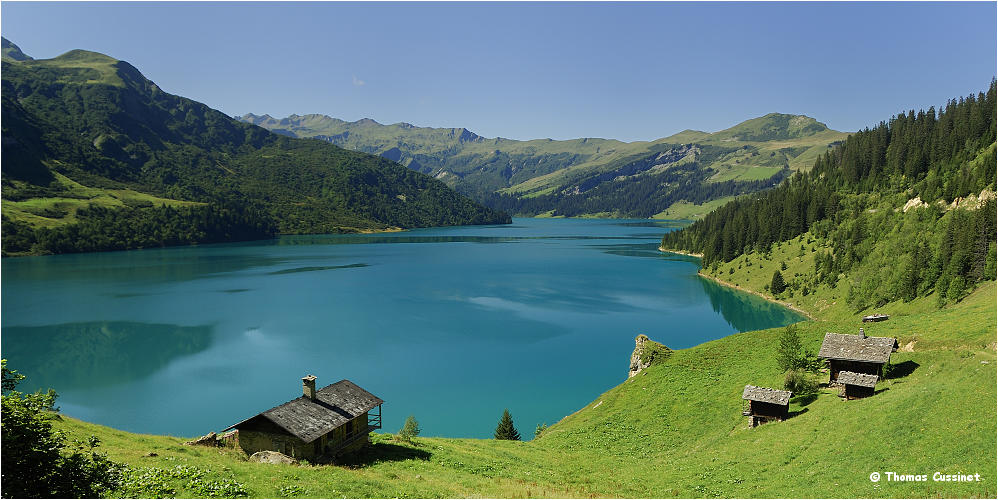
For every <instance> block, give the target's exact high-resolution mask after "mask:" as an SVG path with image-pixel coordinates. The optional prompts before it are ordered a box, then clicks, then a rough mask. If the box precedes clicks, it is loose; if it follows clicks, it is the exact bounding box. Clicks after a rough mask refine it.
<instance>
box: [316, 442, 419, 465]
mask: <svg viewBox="0 0 998 500" xmlns="http://www.w3.org/2000/svg"><path fill="white" fill-rule="evenodd" d="M431 455H432V454H431V453H430V452H428V451H426V450H420V449H419V448H416V447H415V446H414V445H410V446H401V445H397V444H391V443H374V444H372V445H370V446H365V447H364V448H362V449H360V450H357V451H355V452H353V453H349V454H346V455H343V456H341V457H337V458H336V460H335V463H336V464H337V465H346V466H352V467H366V466H368V465H374V464H376V463H379V462H402V461H405V460H429V459H430V456H431Z"/></svg>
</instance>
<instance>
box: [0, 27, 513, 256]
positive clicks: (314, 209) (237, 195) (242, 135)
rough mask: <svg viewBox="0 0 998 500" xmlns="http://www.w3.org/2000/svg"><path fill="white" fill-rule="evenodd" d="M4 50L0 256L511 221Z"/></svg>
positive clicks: (117, 64) (66, 60) (330, 154)
mask: <svg viewBox="0 0 998 500" xmlns="http://www.w3.org/2000/svg"><path fill="white" fill-rule="evenodd" d="M3 50H4V53H3V62H2V64H3V68H2V69H3V82H2V85H3V87H2V105H3V106H2V113H3V114H2V122H3V153H2V154H3V158H2V160H3V171H2V185H3V191H2V193H3V225H4V231H3V232H4V240H3V252H4V254H6V255H10V254H24V253H49V252H72V251H92V250H106V249H123V248H141V247H148V246H163V245H171V244H185V243H197V242H214V241H231V240H237V239H255V238H266V237H270V236H273V235H274V234H276V233H331V232H355V231H366V230H384V229H388V228H392V227H395V228H412V227H426V226H443V225H455V224H485V223H508V222H509V221H510V220H509V217H508V216H507V215H505V214H502V213H499V212H496V211H493V210H490V209H486V208H484V207H481V206H480V205H477V204H476V203H474V202H473V201H471V200H469V199H467V198H465V197H463V196H461V195H458V194H457V193H455V192H453V191H452V190H451V189H449V188H448V187H447V186H446V185H444V184H443V183H442V182H440V181H437V180H434V179H432V178H430V177H428V176H425V175H423V174H420V173H417V172H414V171H412V170H409V169H406V168H405V167H402V166H401V165H398V164H397V163H395V162H393V161H390V160H387V159H384V158H379V157H376V156H372V155H368V154H364V153H358V152H354V151H348V150H345V149H342V148H339V147H336V146H334V145H332V144H326V143H321V142H316V141H310V140H301V139H294V138H290V137H286V136H280V135H277V134H274V133H271V132H268V131H266V130H264V129H262V128H260V127H256V126H253V125H249V124H245V123H242V122H239V121H238V120H234V119H232V118H230V117H228V116H226V115H225V114H223V113H220V112H218V111H216V110H213V109H211V108H209V107H208V106H206V105H204V104H201V103H198V102H195V101H192V100H190V99H185V98H183V97H179V96H176V95H172V94H169V93H166V92H164V91H163V90H161V89H160V88H159V87H158V86H157V85H156V84H155V83H153V82H151V81H149V80H148V79H146V78H145V77H144V76H142V74H141V73H140V72H139V71H138V70H137V69H135V68H134V67H133V66H132V65H130V64H128V63H127V62H124V61H118V60H115V59H113V58H111V57H108V56H105V55H103V54H98V53H94V52H87V51H83V50H73V51H70V52H67V53H66V54H63V55H61V56H59V57H56V58H54V59H48V60H32V59H31V58H29V57H27V56H25V55H24V54H23V53H21V51H20V50H19V49H18V48H17V47H16V46H15V45H13V44H12V43H10V42H9V41H7V40H4V47H3Z"/></svg>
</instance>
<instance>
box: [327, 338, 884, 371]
mask: <svg viewBox="0 0 998 500" xmlns="http://www.w3.org/2000/svg"><path fill="white" fill-rule="evenodd" d="M859 338H861V339H865V338H866V332H864V331H863V329H862V328H860V329H859ZM312 383H313V384H314V383H315V382H312Z"/></svg>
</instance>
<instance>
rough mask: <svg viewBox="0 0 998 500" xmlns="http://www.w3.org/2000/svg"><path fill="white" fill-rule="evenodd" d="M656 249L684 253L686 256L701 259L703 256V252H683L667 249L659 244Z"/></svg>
mask: <svg viewBox="0 0 998 500" xmlns="http://www.w3.org/2000/svg"><path fill="white" fill-rule="evenodd" d="M658 251H659V252H666V253H674V254H679V255H685V256H687V257H696V258H698V259H702V258H703V254H702V253H692V252H684V251H682V250H669V249H668V248H665V247H661V246H660V247H658Z"/></svg>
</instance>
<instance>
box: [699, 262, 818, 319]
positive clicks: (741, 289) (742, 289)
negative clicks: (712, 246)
mask: <svg viewBox="0 0 998 500" xmlns="http://www.w3.org/2000/svg"><path fill="white" fill-rule="evenodd" d="M697 276H700V277H701V278H705V279H709V280H711V281H713V282H715V283H717V284H719V285H721V286H726V287H728V288H733V289H735V290H738V291H739V292H745V293H750V294H752V295H755V296H757V297H761V298H763V299H765V300H767V301H769V302H772V303H774V304H779V305H781V306H783V307H786V308H787V309H790V310H791V311H793V312H795V313H798V314H802V315H804V317H805V318H807V319H808V320H809V321H817V318H815V317H814V315H812V314H811V313H809V312H807V311H805V310H803V309H801V308H799V307H797V306H795V305H793V304H792V303H790V302H780V301H779V300H776V299H774V298H773V297H770V296H769V295H766V294H764V293H762V292H757V291H755V290H752V289H749V288H745V287H743V286H740V285H736V284H734V283H729V282H727V281H724V280H722V279H720V278H715V277H713V276H710V275H708V274H704V273H703V269H698V270H697Z"/></svg>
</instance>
